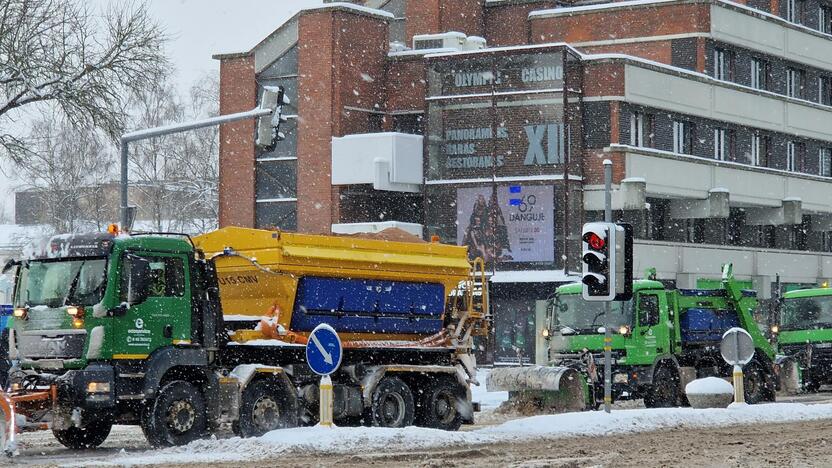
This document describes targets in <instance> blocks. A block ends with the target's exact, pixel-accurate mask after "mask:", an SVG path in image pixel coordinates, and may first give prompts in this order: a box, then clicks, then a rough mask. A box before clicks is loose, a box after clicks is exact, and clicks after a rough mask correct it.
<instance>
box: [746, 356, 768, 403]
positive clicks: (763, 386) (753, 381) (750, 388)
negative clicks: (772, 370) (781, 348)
mask: <svg viewBox="0 0 832 468" xmlns="http://www.w3.org/2000/svg"><path fill="white" fill-rule="evenodd" d="M742 386H743V389H744V390H745V392H744V393H745V402H746V403H748V404H749V405H753V404H755V403H762V402H764V401H774V389H773V386H772V384H771V382H770V379H769V377H768V374H766V372H765V370H764V369H763V366H762V365H760V363H758V362H756V361H755V362H750V363H748V365H746V366H745V369H743V379H742Z"/></svg>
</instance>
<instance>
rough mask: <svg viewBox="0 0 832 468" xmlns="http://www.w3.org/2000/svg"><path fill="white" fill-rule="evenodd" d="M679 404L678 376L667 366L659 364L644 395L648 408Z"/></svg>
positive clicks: (669, 406) (668, 406) (670, 406)
mask: <svg viewBox="0 0 832 468" xmlns="http://www.w3.org/2000/svg"><path fill="white" fill-rule="evenodd" d="M678 404H679V377H678V375H677V374H676V372H674V370H673V368H671V367H669V366H666V365H664V366H660V367H659V368H658V369H656V373H655V374H653V384H652V385H650V386H649V387H648V388H647V392H646V393H645V395H644V406H646V407H648V408H672V407H675V406H677V405H678Z"/></svg>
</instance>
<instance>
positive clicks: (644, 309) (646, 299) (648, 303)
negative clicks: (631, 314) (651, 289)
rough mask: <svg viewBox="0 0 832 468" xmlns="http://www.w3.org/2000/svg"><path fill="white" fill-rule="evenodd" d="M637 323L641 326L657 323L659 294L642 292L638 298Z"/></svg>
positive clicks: (650, 325)
mask: <svg viewBox="0 0 832 468" xmlns="http://www.w3.org/2000/svg"><path fill="white" fill-rule="evenodd" d="M638 323H639V325H641V326H643V327H652V326H654V325H658V324H659V296H656V295H655V294H643V295H641V296H639V300H638Z"/></svg>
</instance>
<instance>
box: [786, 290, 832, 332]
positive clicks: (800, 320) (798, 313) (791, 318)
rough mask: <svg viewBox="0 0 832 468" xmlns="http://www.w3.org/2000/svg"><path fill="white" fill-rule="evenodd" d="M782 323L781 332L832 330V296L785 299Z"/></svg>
mask: <svg viewBox="0 0 832 468" xmlns="http://www.w3.org/2000/svg"><path fill="white" fill-rule="evenodd" d="M782 322H783V323H782V324H781V328H782V329H783V330H805V329H811V328H832V296H815V297H800V298H794V299H785V300H784V301H783V316H782Z"/></svg>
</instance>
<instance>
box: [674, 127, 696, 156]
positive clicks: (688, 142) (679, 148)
mask: <svg viewBox="0 0 832 468" xmlns="http://www.w3.org/2000/svg"><path fill="white" fill-rule="evenodd" d="M694 131H695V130H694V124H693V123H692V122H689V121H686V120H674V121H673V152H674V153H677V154H690V155H692V154H693V132H694Z"/></svg>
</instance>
